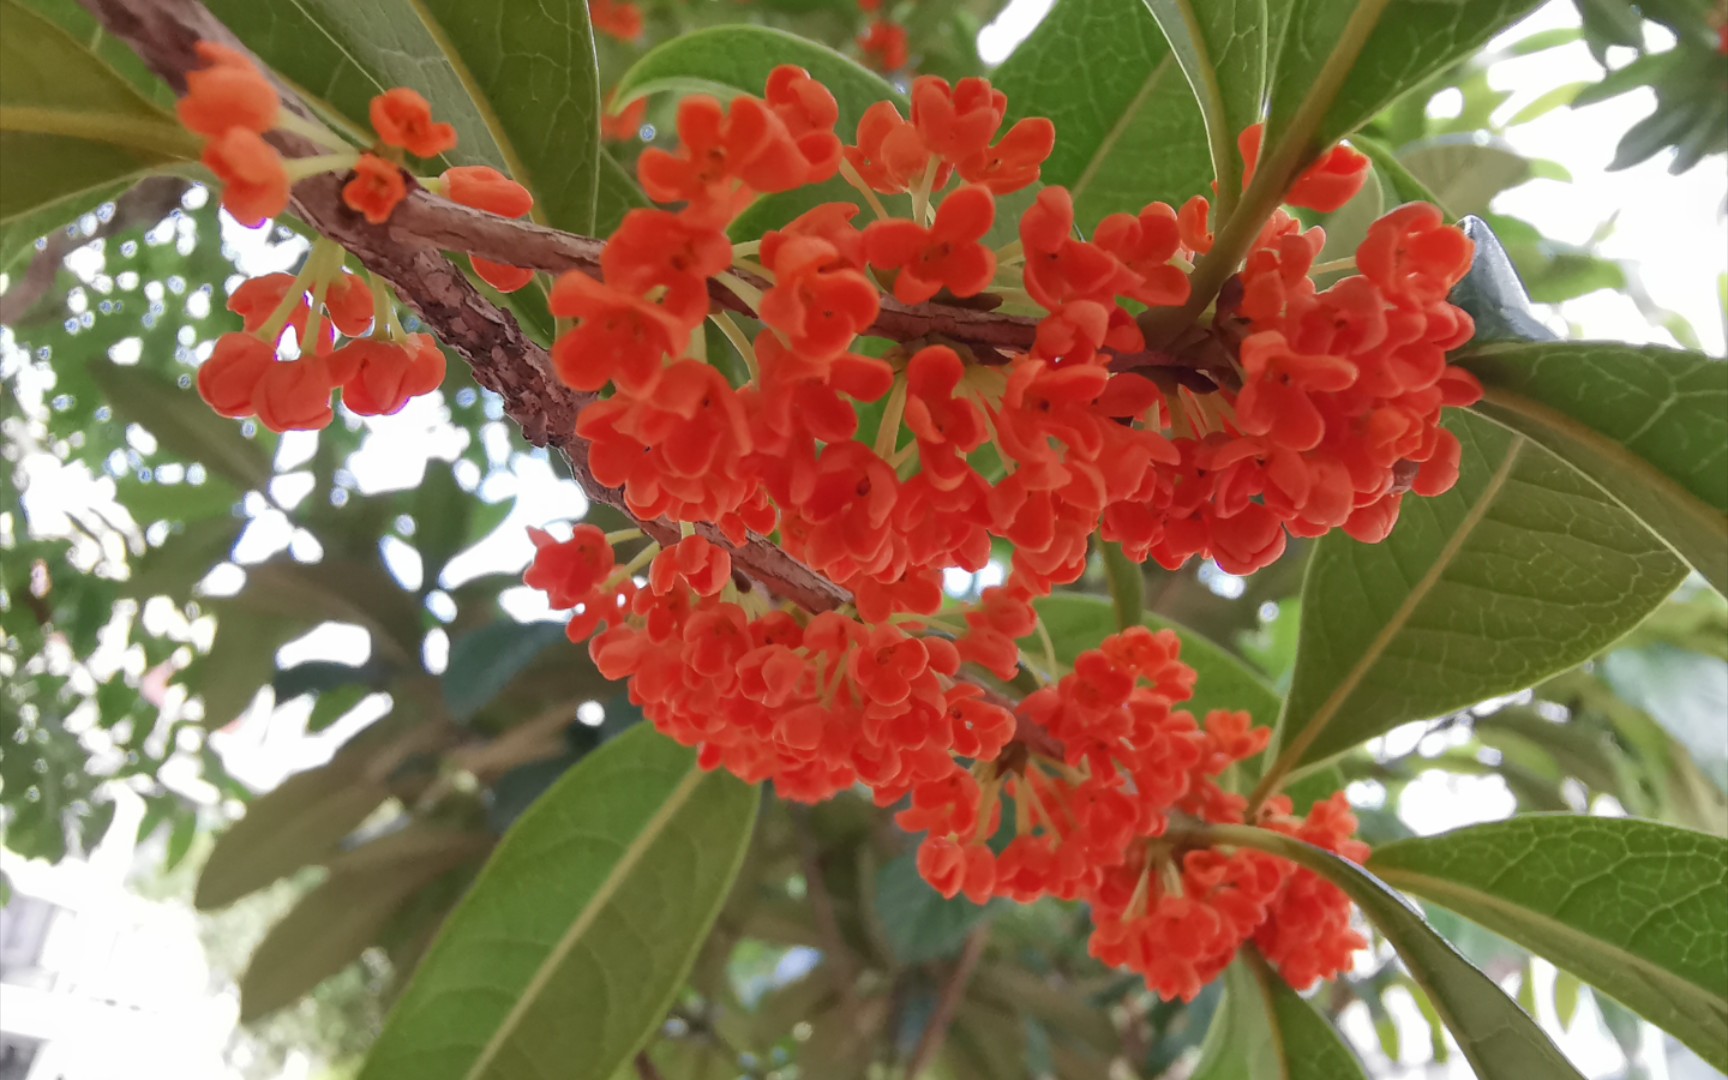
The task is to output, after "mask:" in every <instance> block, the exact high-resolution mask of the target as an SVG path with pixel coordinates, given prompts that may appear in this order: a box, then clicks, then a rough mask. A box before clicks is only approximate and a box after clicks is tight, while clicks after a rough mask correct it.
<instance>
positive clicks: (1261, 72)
mask: <svg viewBox="0 0 1728 1080" xmlns="http://www.w3.org/2000/svg"><path fill="white" fill-rule="evenodd" d="M1144 2H1145V4H1146V6H1147V7H1148V8H1150V9H1151V11H1152V15H1153V17H1155V18H1156V19H1157V20H1158V25H1159V27H1160V28H1162V29H1163V31H1164V36H1165V37H1166V38H1168V39H1169V41H1170V47H1171V51H1172V52H1173V54H1174V55H1175V57H1176V60H1177V62H1178V63H1180V64H1181V65H1182V71H1183V73H1184V74H1185V75H1187V76H1188V83H1189V85H1190V86H1191V87H1192V88H1193V91H1194V97H1195V99H1196V100H1198V101H1199V103H1200V112H1201V114H1202V116H1203V117H1204V118H1205V122H1206V136H1207V141H1208V143H1209V144H1210V146H1211V153H1212V167H1213V169H1214V175H1215V176H1216V178H1217V180H1218V190H1219V192H1220V194H1221V195H1222V194H1223V193H1230V194H1231V195H1233V194H1234V193H1235V192H1236V191H1237V190H1239V189H1240V188H1241V186H1242V157H1241V154H1240V153H1239V152H1238V151H1237V148H1236V137H1237V136H1238V135H1241V134H1242V132H1244V131H1246V130H1247V129H1248V128H1249V127H1251V126H1253V125H1254V124H1257V123H1259V122H1260V119H1261V108H1262V105H1263V104H1264V94H1265V91H1266V62H1267V35H1268V33H1269V32H1270V31H1271V29H1272V27H1273V25H1274V24H1273V20H1272V18H1271V17H1270V12H1269V11H1268V7H1267V3H1266V0H1144ZM1225 201H1229V200H1228V199H1226V200H1225Z"/></svg>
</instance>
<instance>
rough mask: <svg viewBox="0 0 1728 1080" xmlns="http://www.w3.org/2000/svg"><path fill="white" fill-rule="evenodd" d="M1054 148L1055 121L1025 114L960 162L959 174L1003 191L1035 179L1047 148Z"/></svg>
mask: <svg viewBox="0 0 1728 1080" xmlns="http://www.w3.org/2000/svg"><path fill="white" fill-rule="evenodd" d="M1054 149H1056V125H1055V124H1052V123H1051V122H1050V121H1049V120H1048V119H1046V118H1044V117H1042V116H1028V117H1027V118H1026V119H1024V120H1021V121H1020V122H1019V123H1017V124H1015V125H1014V126H1013V127H1012V128H1009V129H1008V134H1006V135H1004V136H1002V141H1001V142H999V143H997V144H996V145H995V146H990V147H985V148H983V149H980V150H978V151H977V152H975V153H973V154H971V155H970V156H968V157H967V158H965V159H964V160H962V161H961V162H960V178H961V179H962V180H965V181H967V182H969V183H973V184H983V185H984V186H985V187H988V188H989V189H990V190H991V191H993V192H995V193H996V194H997V195H1007V194H1009V193H1011V192H1015V191H1019V190H1020V189H1021V188H1024V187H1028V186H1030V185H1032V184H1035V183H1037V182H1038V174H1039V172H1040V171H1041V170H1042V168H1043V166H1044V162H1045V160H1046V159H1047V158H1049V157H1050V152H1051V151H1052V150H1054Z"/></svg>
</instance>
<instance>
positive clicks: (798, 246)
mask: <svg viewBox="0 0 1728 1080" xmlns="http://www.w3.org/2000/svg"><path fill="white" fill-rule="evenodd" d="M774 254H775V258H774V262H773V265H771V266H770V267H769V269H770V270H772V271H773V272H774V280H775V284H774V287H773V288H772V289H770V290H768V292H767V294H766V295H765V296H763V298H762V309H761V311H760V313H759V314H760V315H761V318H762V321H763V322H765V323H767V324H768V325H769V326H772V327H774V328H775V329H776V330H779V331H780V332H782V333H784V334H785V335H786V337H787V341H788V343H789V344H790V345H791V346H792V348H793V349H794V350H796V351H798V352H801V353H808V354H811V355H813V356H828V357H832V356H838V355H839V354H840V353H843V352H845V351H846V348H847V346H849V345H851V344H852V340H853V339H854V338H856V337H857V336H858V335H859V333H861V332H862V331H863V330H864V328H865V327H867V326H869V325H870V324H871V323H872V322H874V321H875V319H876V313H877V312H878V311H879V310H880V308H881V300H880V298H879V296H878V295H877V292H876V286H874V285H872V284H870V281H869V279H868V278H866V277H865V276H864V275H863V274H860V273H859V272H858V271H856V270H847V269H845V268H843V267H840V266H837V265H836V263H837V261H838V252H836V251H835V250H834V247H833V245H832V244H829V243H828V242H827V241H825V240H818V239H816V238H815V237H813V236H796V237H792V238H791V239H789V240H787V241H786V242H785V243H784V244H782V245H781V246H780V247H779V249H778V250H777V251H776V252H775V253H774Z"/></svg>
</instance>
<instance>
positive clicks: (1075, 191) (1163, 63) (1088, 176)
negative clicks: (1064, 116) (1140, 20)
mask: <svg viewBox="0 0 1728 1080" xmlns="http://www.w3.org/2000/svg"><path fill="white" fill-rule="evenodd" d="M1175 60H1176V54H1175V53H1174V52H1167V53H1165V54H1164V59H1162V60H1160V61H1158V66H1156V67H1154V68H1153V69H1152V70H1151V71H1150V72H1149V73H1148V74H1147V76H1146V81H1145V82H1144V83H1142V84H1141V86H1140V92H1139V93H1137V94H1135V95H1134V100H1133V101H1131V102H1129V103H1128V108H1126V109H1124V110H1123V112H1122V115H1121V116H1120V117H1118V118H1117V119H1116V123H1115V124H1113V125H1111V127H1110V130H1109V131H1108V132H1107V133H1105V135H1104V141H1103V142H1100V143H1099V144H1098V148H1097V149H1096V150H1095V151H1093V153H1092V160H1090V161H1088V162H1087V163H1086V168H1085V169H1084V170H1082V172H1081V173H1080V177H1079V179H1077V180H1075V181H1074V186H1073V187H1072V188H1070V189H1069V190H1070V192H1071V193H1072V195H1073V198H1074V200H1075V201H1076V202H1078V201H1079V200H1080V198H1081V196H1083V195H1084V194H1085V192H1086V189H1087V188H1088V187H1090V186H1091V185H1092V181H1094V180H1096V179H1097V178H1098V170H1099V169H1101V168H1103V167H1104V160H1105V159H1106V158H1108V157H1109V156H1110V152H1111V151H1112V150H1114V149H1115V148H1116V144H1117V143H1118V142H1121V141H1122V136H1123V135H1124V134H1125V133H1126V132H1127V130H1128V128H1129V125H1131V124H1132V123H1133V121H1134V118H1135V117H1136V116H1137V115H1138V114H1139V112H1140V110H1141V108H1143V107H1144V106H1145V104H1146V102H1147V101H1148V100H1149V99H1150V98H1151V96H1152V91H1154V90H1156V89H1157V88H1158V83H1159V82H1160V81H1162V79H1163V78H1164V73H1165V72H1167V71H1168V70H1169V69H1170V65H1171V64H1173V63H1174V62H1175Z"/></svg>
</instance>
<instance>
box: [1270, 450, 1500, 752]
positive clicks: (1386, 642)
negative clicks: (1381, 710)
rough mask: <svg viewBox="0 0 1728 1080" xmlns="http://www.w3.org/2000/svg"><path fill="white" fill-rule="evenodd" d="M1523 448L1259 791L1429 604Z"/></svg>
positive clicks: (1318, 731)
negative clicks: (1433, 593)
mask: <svg viewBox="0 0 1728 1080" xmlns="http://www.w3.org/2000/svg"><path fill="white" fill-rule="evenodd" d="M1527 443H1528V440H1527V439H1525V437H1524V436H1522V435H1516V436H1514V437H1513V443H1512V445H1511V447H1509V448H1508V449H1507V451H1506V457H1505V458H1504V459H1503V460H1502V461H1501V462H1500V464H1499V466H1498V467H1497V468H1496V469H1495V470H1494V473H1493V475H1492V476H1490V477H1489V478H1488V482H1487V483H1486V484H1484V485H1483V486H1482V492H1481V494H1480V495H1479V496H1478V497H1477V499H1476V502H1475V503H1474V504H1473V505H1472V506H1471V507H1470V509H1469V511H1468V512H1466V513H1465V515H1464V520H1463V521H1462V522H1460V523H1459V526H1458V528H1456V529H1454V530H1453V532H1452V535H1451V536H1449V537H1447V539H1446V543H1445V545H1444V546H1443V547H1442V548H1441V549H1440V552H1439V554H1438V555H1436V556H1435V557H1434V561H1433V562H1432V563H1431V564H1430V565H1429V567H1428V569H1427V570H1426V571H1425V572H1424V573H1423V575H1422V577H1421V579H1420V580H1418V581H1417V582H1416V583H1415V584H1414V585H1412V586H1411V587H1410V591H1409V592H1408V593H1407V594H1406V595H1405V597H1404V600H1403V601H1402V602H1401V603H1400V604H1399V605H1398V608H1397V610H1396V611H1394V612H1393V613H1392V617H1391V618H1389V619H1387V620H1386V622H1385V624H1384V625H1382V626H1381V627H1380V629H1379V630H1378V631H1377V632H1376V633H1375V635H1374V638H1373V640H1371V641H1370V642H1369V643H1368V647H1367V648H1366V649H1365V650H1363V652H1362V655H1361V657H1360V658H1359V659H1358V660H1357V662H1356V665H1355V666H1354V667H1353V668H1351V669H1350V672H1349V674H1348V675H1346V676H1345V677H1344V679H1343V680H1342V681H1340V682H1339V684H1338V686H1337V688H1336V689H1335V690H1333V691H1332V693H1331V694H1330V695H1329V696H1328V697H1327V698H1326V700H1325V701H1323V702H1322V703H1321V704H1320V707H1319V708H1318V709H1316V710H1315V711H1314V712H1313V713H1311V714H1310V715H1309V717H1308V722H1307V723H1306V724H1305V725H1304V726H1303V728H1302V730H1301V731H1300V732H1298V733H1297V735H1296V737H1295V738H1294V739H1292V740H1291V741H1290V744H1289V745H1288V746H1284V747H1280V748H1279V752H1278V760H1277V761H1275V762H1273V764H1272V766H1271V768H1269V769H1268V770H1267V772H1266V781H1264V782H1263V784H1262V786H1265V783H1268V782H1276V781H1277V780H1278V779H1279V778H1281V777H1282V776H1283V775H1284V774H1285V773H1287V772H1289V771H1290V769H1291V767H1292V766H1293V765H1295V764H1296V763H1298V762H1301V760H1302V756H1303V755H1304V754H1305V753H1307V751H1308V748H1309V747H1310V746H1312V745H1314V742H1315V740H1317V739H1318V738H1319V737H1320V735H1321V733H1323V732H1324V731H1325V730H1326V726H1327V725H1328V724H1330V723H1331V722H1332V720H1333V719H1334V718H1335V717H1336V716H1337V713H1338V710H1339V709H1341V708H1342V707H1343V706H1344V703H1345V702H1346V701H1348V700H1349V699H1350V697H1351V695H1353V694H1354V693H1355V692H1356V689H1357V687H1359V686H1360V685H1361V684H1362V680H1363V679H1365V678H1367V676H1368V672H1369V671H1371V670H1372V669H1373V668H1374V665H1375V664H1377V663H1378V662H1379V660H1380V657H1381V655H1382V654H1383V653H1385V651H1386V650H1387V649H1388V648H1390V647H1391V645H1392V642H1393V640H1394V639H1395V638H1397V636H1398V635H1399V634H1400V633H1402V632H1403V630H1404V627H1405V625H1406V624H1407V623H1409V621H1410V618H1411V617H1412V616H1413V615H1415V613H1416V609H1417V608H1418V607H1420V606H1421V605H1422V602H1423V601H1424V600H1426V599H1427V598H1428V594H1429V593H1431V592H1432V591H1433V590H1434V587H1435V586H1436V585H1438V584H1439V583H1440V578H1441V577H1442V576H1443V575H1444V574H1445V573H1446V570H1447V569H1448V568H1449V567H1450V566H1451V565H1452V562H1453V560H1454V559H1456V558H1457V557H1458V554H1459V552H1461V551H1463V549H1464V546H1465V545H1466V544H1467V543H1468V542H1469V540H1470V537H1471V536H1472V535H1473V534H1474V533H1475V531H1476V527H1477V526H1479V525H1480V524H1482V521H1483V520H1484V519H1485V518H1486V517H1487V516H1488V511H1489V510H1490V509H1491V508H1492V507H1493V505H1494V500H1495V499H1496V498H1498V497H1499V495H1500V491H1501V489H1503V488H1504V487H1505V486H1506V483H1507V481H1508V480H1510V479H1511V476H1512V470H1513V468H1514V466H1516V465H1517V463H1518V458H1519V455H1520V454H1522V453H1523V450H1524V447H1525V446H1526V445H1527ZM1289 700H1290V699H1289V698H1285V702H1286V708H1288V702H1289ZM1280 726H1282V725H1280Z"/></svg>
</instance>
